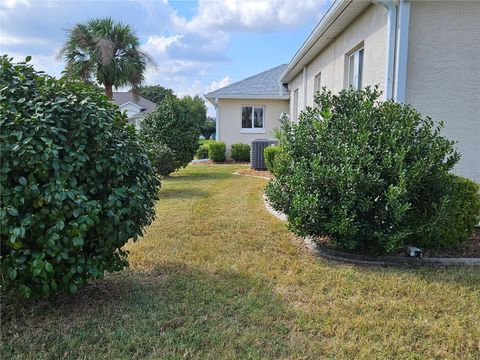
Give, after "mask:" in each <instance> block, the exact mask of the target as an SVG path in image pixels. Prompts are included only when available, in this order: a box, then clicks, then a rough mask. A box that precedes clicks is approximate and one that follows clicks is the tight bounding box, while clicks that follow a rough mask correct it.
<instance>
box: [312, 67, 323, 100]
mask: <svg viewBox="0 0 480 360" xmlns="http://www.w3.org/2000/svg"><path fill="white" fill-rule="evenodd" d="M313 90H314V94H313V96H314V97H315V95H316V94H317V92H319V91H320V90H322V73H318V74H317V75H315V77H314V78H313Z"/></svg>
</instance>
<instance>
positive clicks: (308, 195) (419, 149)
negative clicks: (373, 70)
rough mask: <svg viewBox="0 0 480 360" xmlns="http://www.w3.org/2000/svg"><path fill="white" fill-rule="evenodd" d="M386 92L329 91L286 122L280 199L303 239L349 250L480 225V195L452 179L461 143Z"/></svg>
mask: <svg viewBox="0 0 480 360" xmlns="http://www.w3.org/2000/svg"><path fill="white" fill-rule="evenodd" d="M379 95H380V93H379V92H378V91H377V89H366V90H364V91H353V90H349V91H342V92H341V93H340V94H339V95H337V96H334V95H332V94H331V93H330V92H327V91H324V92H323V93H322V94H320V95H318V96H317V98H316V103H317V106H316V107H314V108H307V110H306V111H305V112H303V113H302V114H301V116H300V119H299V122H298V124H294V123H291V122H289V121H288V120H287V119H284V120H283V130H282V134H281V138H282V143H281V146H282V156H281V157H280V158H279V159H278V160H276V169H277V170H276V174H275V175H276V177H277V178H276V180H274V181H272V182H271V183H270V184H269V185H268V187H267V195H268V196H269V199H270V201H271V202H272V204H273V205H274V207H276V208H277V209H279V210H283V211H284V212H286V213H287V214H288V218H289V223H290V226H291V228H292V229H293V230H294V231H295V232H296V233H297V234H299V235H303V236H305V235H313V236H316V235H328V236H329V237H330V238H331V241H332V245H333V246H335V247H337V248H342V249H346V250H351V251H361V252H370V253H376V254H383V253H393V252H395V251H397V250H399V249H400V248H401V247H402V246H403V245H405V244H407V243H410V244H417V245H423V246H427V247H444V246H449V245H453V244H455V243H458V242H460V241H462V240H465V239H466V238H467V237H468V235H469V234H470V233H471V231H472V230H473V225H474V224H475V219H476V221H478V206H475V202H476V201H478V193H476V192H475V190H474V189H472V186H469V185H465V184H464V183H458V182H456V181H454V182H452V180H451V177H450V175H449V174H448V171H449V170H450V169H452V167H453V166H454V164H455V163H456V162H457V161H458V159H459V155H458V154H457V153H456V152H455V150H454V142H453V141H450V140H448V139H446V138H444V137H443V136H442V135H441V134H440V130H441V126H437V125H435V123H434V122H433V121H432V120H431V119H430V118H428V117H422V116H421V115H420V114H419V113H418V112H417V111H415V109H413V108H412V107H410V106H407V105H401V104H397V103H394V102H392V101H386V102H378V97H379ZM470 183H471V182H470ZM473 187H475V185H474V184H473ZM452 189H454V190H455V191H452ZM461 213H463V214H462V215H461V216H456V215H455V214H461ZM448 214H450V215H448ZM472 224H473V225H472ZM446 229H455V233H456V234H455V236H450V235H452V234H451V232H449V233H448V234H447V233H446ZM434 230H435V231H434Z"/></svg>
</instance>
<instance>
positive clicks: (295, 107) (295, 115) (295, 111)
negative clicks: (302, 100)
mask: <svg viewBox="0 0 480 360" xmlns="http://www.w3.org/2000/svg"><path fill="white" fill-rule="evenodd" d="M292 110H293V111H292V118H293V121H297V120H298V89H295V91H294V92H293V109H292Z"/></svg>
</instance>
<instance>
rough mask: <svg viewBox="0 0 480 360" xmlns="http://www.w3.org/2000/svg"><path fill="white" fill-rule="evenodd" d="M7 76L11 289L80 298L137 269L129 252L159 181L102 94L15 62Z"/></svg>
mask: <svg viewBox="0 0 480 360" xmlns="http://www.w3.org/2000/svg"><path fill="white" fill-rule="evenodd" d="M28 60H29V59H28V58H27V61H28ZM0 79H1V83H2V84H5V85H6V86H3V89H2V97H1V98H0V130H1V131H0V140H1V143H2V146H1V166H0V180H1V187H0V188H1V189H0V193H1V199H2V202H1V208H0V224H1V226H0V242H1V254H2V256H1V273H2V277H1V279H2V280H1V281H2V286H3V290H4V291H5V290H7V291H8V290H10V289H15V290H17V291H18V292H20V294H22V295H23V296H25V297H38V296H49V295H52V294H55V293H58V292H69V293H75V292H76V291H77V290H78V289H79V288H80V287H82V286H84V285H85V284H86V282H87V281H88V279H96V278H101V277H102V276H103V274H104V273H105V272H106V271H108V272H112V271H117V270H121V269H122V268H124V267H125V266H127V265H128V262H127V252H125V251H124V250H122V249H121V248H122V246H123V245H125V243H126V242H127V241H128V240H129V239H133V240H136V239H137V238H138V237H139V236H141V235H142V234H143V231H144V229H145V227H146V226H148V225H149V224H150V223H151V222H152V220H153V219H154V215H155V212H154V206H155V200H157V189H158V186H159V181H158V180H157V178H156V177H155V171H154V168H153V166H152V164H151V163H150V161H149V160H148V157H147V153H146V149H145V147H144V146H143V145H142V143H141V142H140V141H139V138H138V136H137V134H136V131H135V130H134V129H133V127H132V126H128V125H127V124H126V118H125V116H124V115H123V114H121V113H120V112H119V111H118V110H117V107H116V106H115V105H113V104H112V103H111V102H110V101H108V99H107V98H106V97H105V96H104V95H103V94H101V93H100V92H99V91H98V90H95V89H94V88H93V87H90V86H88V85H85V84H82V83H79V82H66V81H63V80H55V79H53V78H51V77H49V76H46V75H45V74H44V73H42V72H36V71H35V70H34V68H33V67H32V66H30V65H28V64H27V63H18V64H14V63H12V61H11V59H8V58H7V57H6V56H3V57H2V58H1V71H0Z"/></svg>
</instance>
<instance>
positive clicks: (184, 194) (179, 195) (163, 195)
mask: <svg viewBox="0 0 480 360" xmlns="http://www.w3.org/2000/svg"><path fill="white" fill-rule="evenodd" d="M208 195H209V194H208V192H207V191H204V190H200V189H192V188H185V189H178V188H177V189H171V188H167V189H161V190H160V192H159V193H158V197H159V198H160V199H177V200H178V199H186V198H206V197H208Z"/></svg>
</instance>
